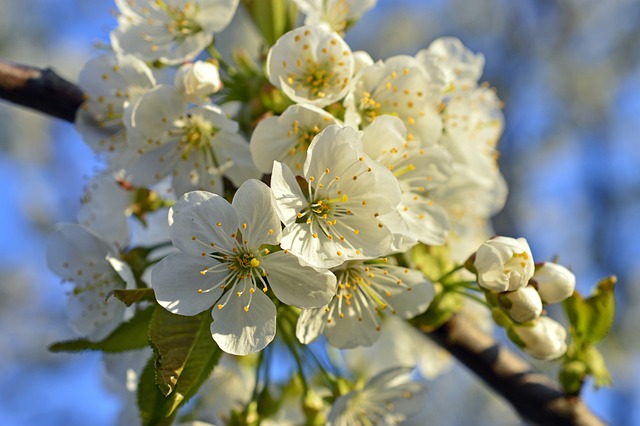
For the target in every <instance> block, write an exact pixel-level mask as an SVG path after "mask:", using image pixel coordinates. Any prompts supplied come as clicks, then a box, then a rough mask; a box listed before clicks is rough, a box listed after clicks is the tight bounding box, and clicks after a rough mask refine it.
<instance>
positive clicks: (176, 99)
mask: <svg viewBox="0 0 640 426" xmlns="http://www.w3.org/2000/svg"><path fill="white" fill-rule="evenodd" d="M129 133H130V138H131V143H132V148H133V150H134V151H135V152H134V153H133V155H137V159H136V160H135V161H133V163H132V165H131V166H130V167H129V168H128V169H127V178H128V179H129V180H130V181H131V182H132V183H133V184H134V185H136V186H150V185H152V184H154V183H156V182H158V181H160V180H161V179H162V178H164V177H165V176H172V179H173V183H172V186H173V189H174V190H175V193H176V195H177V196H180V195H182V194H184V193H186V192H189V191H193V190H199V189H202V190H207V191H211V192H214V193H218V194H220V193H222V189H223V186H222V177H223V176H226V177H227V178H229V180H230V181H231V182H232V183H233V184H234V185H236V186H240V185H241V184H242V183H243V182H244V181H245V180H247V179H251V178H257V177H259V176H260V173H259V172H258V170H257V169H256V168H255V166H254V164H253V161H252V160H251V153H250V151H249V144H248V143H247V142H246V141H245V140H244V138H243V137H242V136H241V135H240V134H239V133H238V124H237V123H236V122H234V121H231V120H229V119H228V118H226V116H225V115H224V114H223V112H222V111H221V110H220V109H219V108H218V107H216V106H214V105H203V106H195V107H192V108H188V107H187V105H186V102H185V101H184V99H183V98H182V97H181V96H180V95H179V94H177V93H176V91H175V90H174V89H173V88H172V87H170V86H164V85H159V86H157V87H156V88H155V89H153V90H151V91H149V92H148V93H146V94H145V95H144V96H142V97H141V98H140V99H139V100H138V102H137V104H136V105H135V107H134V108H133V109H132V117H131V131H130V132H129Z"/></svg>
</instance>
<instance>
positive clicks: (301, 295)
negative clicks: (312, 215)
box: [262, 251, 336, 308]
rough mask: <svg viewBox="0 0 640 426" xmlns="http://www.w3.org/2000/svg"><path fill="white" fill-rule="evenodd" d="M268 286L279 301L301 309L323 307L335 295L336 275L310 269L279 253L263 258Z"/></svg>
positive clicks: (299, 260) (290, 254)
mask: <svg viewBox="0 0 640 426" xmlns="http://www.w3.org/2000/svg"><path fill="white" fill-rule="evenodd" d="M262 266H263V267H264V270H265V271H266V272H267V279H268V280H269V286H270V287H271V289H272V290H273V293H274V294H275V295H276V297H277V298H278V299H280V301H282V302H284V303H286V304H287V305H293V306H297V307H298V308H315V307H318V306H324V305H326V304H327V303H329V301H330V300H331V298H332V297H333V295H334V294H335V292H336V276H335V275H333V274H332V273H331V272H329V271H327V270H319V269H316V268H313V267H311V266H308V265H307V264H306V263H305V262H304V261H302V260H301V259H299V258H298V257H297V256H295V255H294V254H292V253H285V252H283V251H279V252H276V253H273V254H270V255H268V256H265V257H263V258H262Z"/></svg>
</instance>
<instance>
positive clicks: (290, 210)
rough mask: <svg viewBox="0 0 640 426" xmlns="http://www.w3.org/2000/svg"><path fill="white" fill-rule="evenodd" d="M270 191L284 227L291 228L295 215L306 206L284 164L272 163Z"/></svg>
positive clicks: (291, 174)
mask: <svg viewBox="0 0 640 426" xmlns="http://www.w3.org/2000/svg"><path fill="white" fill-rule="evenodd" d="M271 191H272V193H273V196H274V198H275V201H276V212H277V213H278V216H279V217H280V220H281V221H282V222H283V223H284V225H285V226H287V227H288V226H291V225H293V224H294V223H295V221H296V219H297V218H298V217H297V216H296V215H297V213H298V212H299V211H301V210H302V208H303V207H304V206H306V205H307V204H308V202H307V199H306V197H305V196H304V194H303V193H302V190H301V189H300V186H299V185H298V182H297V181H296V178H295V177H294V176H293V173H292V172H291V169H289V167H288V166H286V165H285V164H282V163H279V162H277V161H274V162H273V171H272V173H271Z"/></svg>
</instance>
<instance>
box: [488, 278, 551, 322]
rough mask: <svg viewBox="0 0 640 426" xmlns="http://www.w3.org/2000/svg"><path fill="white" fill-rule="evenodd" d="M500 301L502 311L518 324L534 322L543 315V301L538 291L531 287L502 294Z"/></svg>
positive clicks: (499, 297)
mask: <svg viewBox="0 0 640 426" xmlns="http://www.w3.org/2000/svg"><path fill="white" fill-rule="evenodd" d="M498 300H499V301H500V306H501V307H502V309H504V310H505V311H506V312H507V313H508V314H509V317H510V318H511V319H512V320H514V321H516V322H520V323H523V322H527V321H533V320H534V319H536V318H538V317H539V316H540V314H541V313H542V300H541V299H540V295H539V294H538V292H537V291H536V289H535V288H533V286H531V285H527V286H524V287H520V288H519V289H517V290H514V291H509V292H505V293H500V295H499V296H498Z"/></svg>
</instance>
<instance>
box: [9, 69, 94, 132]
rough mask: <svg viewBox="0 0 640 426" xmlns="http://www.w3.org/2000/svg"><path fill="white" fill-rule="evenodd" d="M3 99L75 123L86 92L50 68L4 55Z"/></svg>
mask: <svg viewBox="0 0 640 426" xmlns="http://www.w3.org/2000/svg"><path fill="white" fill-rule="evenodd" d="M0 99H6V100H8V101H10V102H13V103H16V104H19V105H22V106H26V107H28V108H31V109H35V110H38V111H41V112H43V113H45V114H47V115H50V116H52V117H56V118H60V119H62V120H66V121H70V122H72V123H73V121H74V120H75V117H76V112H77V111H78V108H79V107H80V105H81V104H82V102H83V101H84V95H83V92H82V89H80V88H79V87H78V86H76V85H75V84H73V83H70V82H68V81H67V80H65V79H63V78H62V77H60V76H59V75H58V74H56V73H55V72H54V71H53V70H52V69H50V68H46V69H39V68H34V67H30V66H26V65H20V64H15V63H13V62H10V61H7V60H5V59H1V58H0Z"/></svg>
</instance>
